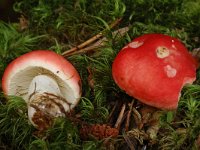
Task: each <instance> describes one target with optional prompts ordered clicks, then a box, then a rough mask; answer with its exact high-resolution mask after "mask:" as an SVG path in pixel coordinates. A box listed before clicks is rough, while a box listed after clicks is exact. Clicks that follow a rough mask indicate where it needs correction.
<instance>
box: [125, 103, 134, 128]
mask: <svg viewBox="0 0 200 150" xmlns="http://www.w3.org/2000/svg"><path fill="white" fill-rule="evenodd" d="M133 103H134V100H132V102H131V103H129V110H128V114H127V118H126V124H125V131H128V129H129V125H130V117H131V112H132V108H133Z"/></svg>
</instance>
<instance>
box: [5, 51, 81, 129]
mask: <svg viewBox="0 0 200 150" xmlns="http://www.w3.org/2000/svg"><path fill="white" fill-rule="evenodd" d="M2 88H3V91H4V93H5V94H6V95H16V96H21V97H22V98H23V99H24V100H25V101H26V102H27V104H28V115H29V119H30V121H31V123H32V124H33V125H35V126H36V127H38V128H46V127H47V126H48V125H49V124H50V122H51V120H52V118H53V117H59V116H65V115H66V113H67V112H68V111H70V109H72V108H73V107H75V105H76V104H77V103H78V101H79V99H80V97H81V80H80V76H79V74H78V72H77V71H76V69H75V68H74V67H73V65H72V64H71V63H70V62H69V61H67V60H66V59H64V58H63V57H62V56H60V55H58V54H56V53H55V52H53V51H49V50H36V51H32V52H29V53H26V54H24V55H22V56H20V57H18V58H17V59H15V60H14V61H12V62H11V63H10V64H9V65H8V67H7V68H6V70H5V72H4V75H3V78H2Z"/></svg>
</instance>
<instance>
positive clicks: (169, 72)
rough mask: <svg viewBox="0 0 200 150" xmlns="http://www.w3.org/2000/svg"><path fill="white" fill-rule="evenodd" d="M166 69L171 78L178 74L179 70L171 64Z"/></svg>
mask: <svg viewBox="0 0 200 150" xmlns="http://www.w3.org/2000/svg"><path fill="white" fill-rule="evenodd" d="M164 71H165V72H166V73H167V76H168V77H169V78H173V77H175V76H176V73H177V70H176V69H175V68H173V67H172V66H170V65H167V66H165V67H164Z"/></svg>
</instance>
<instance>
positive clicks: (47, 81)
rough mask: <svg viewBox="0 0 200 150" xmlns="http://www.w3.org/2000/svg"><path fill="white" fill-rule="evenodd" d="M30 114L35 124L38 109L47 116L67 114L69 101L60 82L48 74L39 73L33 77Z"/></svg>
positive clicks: (29, 103) (30, 93)
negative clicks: (63, 94) (62, 92)
mask: <svg viewBox="0 0 200 150" xmlns="http://www.w3.org/2000/svg"><path fill="white" fill-rule="evenodd" d="M28 96H29V101H28V116H29V120H30V121H31V123H32V124H33V125H36V126H38V125H37V123H36V122H35V119H36V118H35V119H34V117H35V115H36V114H37V112H38V111H40V113H42V114H43V115H44V116H47V117H50V118H52V117H59V116H65V114H66V112H65V110H69V105H70V104H69V103H68V102H67V100H65V99H64V98H63V96H62V94H61V91H60V88H59V85H58V83H57V82H56V81H55V80H54V79H53V78H52V77H50V76H48V75H38V76H36V77H34V78H33V80H32V81H31V83H30V86H29V89H28Z"/></svg>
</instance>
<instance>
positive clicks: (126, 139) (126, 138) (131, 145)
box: [123, 133, 135, 150]
mask: <svg viewBox="0 0 200 150" xmlns="http://www.w3.org/2000/svg"><path fill="white" fill-rule="evenodd" d="M123 138H124V140H125V141H126V143H127V145H128V147H129V148H130V150H135V146H134V144H133V142H132V141H131V140H130V139H129V137H128V136H127V135H126V133H124V134H123Z"/></svg>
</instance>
